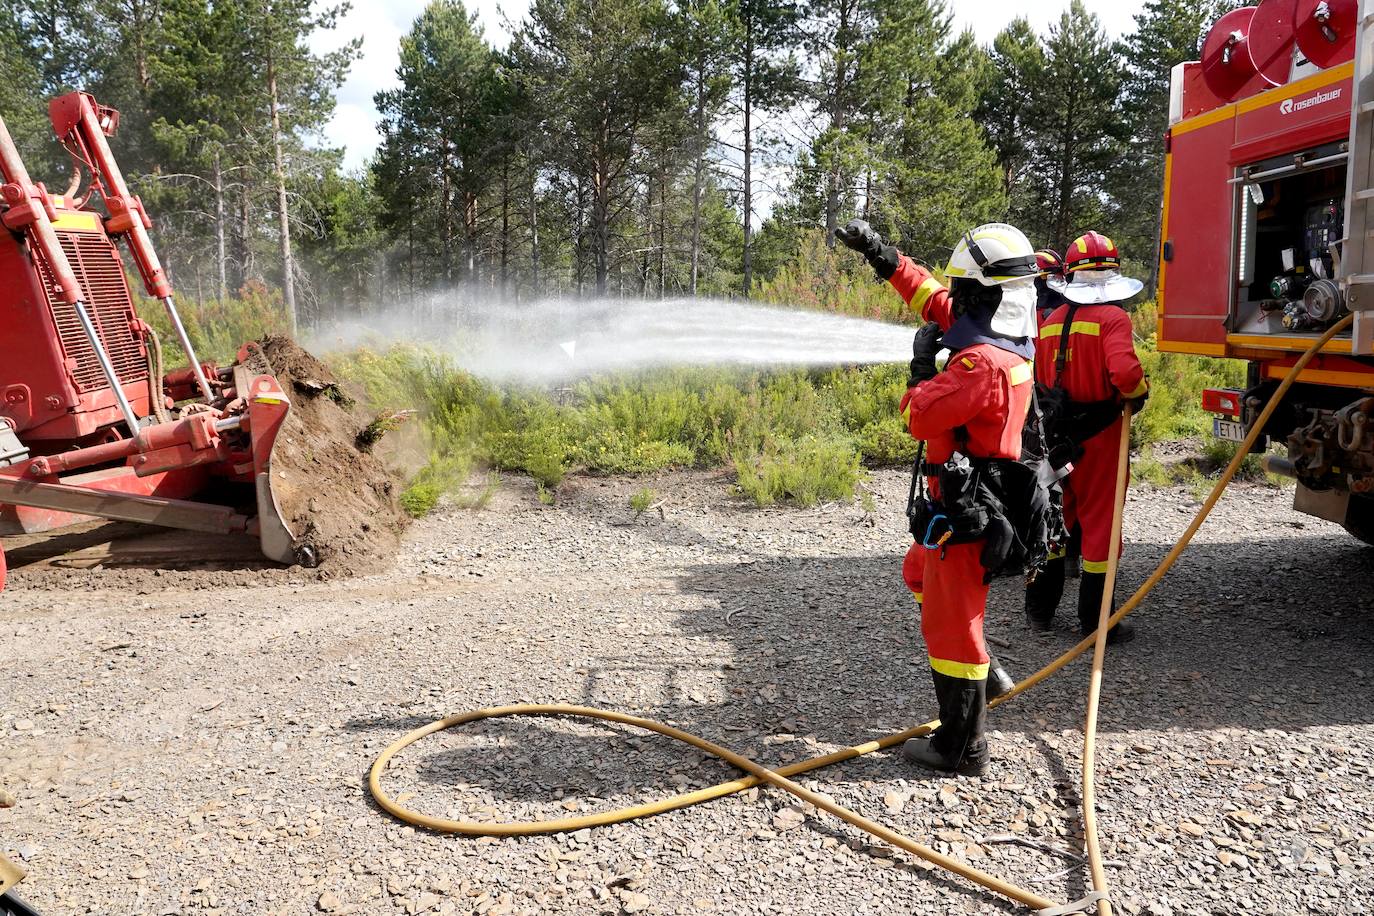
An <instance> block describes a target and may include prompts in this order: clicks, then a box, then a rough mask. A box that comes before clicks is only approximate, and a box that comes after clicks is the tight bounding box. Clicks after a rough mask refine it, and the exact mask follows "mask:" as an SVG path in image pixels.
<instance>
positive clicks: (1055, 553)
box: [1047, 547, 1069, 560]
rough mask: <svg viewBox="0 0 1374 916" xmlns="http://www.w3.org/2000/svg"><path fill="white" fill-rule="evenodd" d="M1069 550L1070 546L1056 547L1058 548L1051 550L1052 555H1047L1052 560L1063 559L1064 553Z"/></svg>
mask: <svg viewBox="0 0 1374 916" xmlns="http://www.w3.org/2000/svg"><path fill="white" fill-rule="evenodd" d="M1068 552H1069V548H1067V547H1056V548H1054V549H1053V550H1051V551H1050V555H1049V557H1047V559H1050V560H1062V559H1064V555H1065V554H1067V553H1068Z"/></svg>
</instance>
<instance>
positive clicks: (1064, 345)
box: [1054, 302, 1078, 389]
mask: <svg viewBox="0 0 1374 916" xmlns="http://www.w3.org/2000/svg"><path fill="white" fill-rule="evenodd" d="M1077 311H1078V303H1077V302H1070V303H1069V310H1068V312H1067V313H1065V315H1064V329H1063V330H1062V331H1060V332H1059V352H1058V353H1056V354H1054V387H1055V388H1060V389H1062V388H1063V387H1064V381H1063V377H1064V366H1065V365H1066V364H1067V363H1068V361H1069V331H1070V330H1072V329H1073V316H1074V313H1075V312H1077Z"/></svg>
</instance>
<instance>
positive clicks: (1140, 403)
mask: <svg viewBox="0 0 1374 916" xmlns="http://www.w3.org/2000/svg"><path fill="white" fill-rule="evenodd" d="M1149 399H1150V389H1149V388H1146V389H1145V393H1144V394H1142V395H1141V396H1140V397H1138V398H1127V399H1126V403H1127V404H1129V405H1131V416H1135V415H1136V414H1138V413H1140V412H1141V411H1142V410H1144V409H1145V402H1146V401H1148V400H1149Z"/></svg>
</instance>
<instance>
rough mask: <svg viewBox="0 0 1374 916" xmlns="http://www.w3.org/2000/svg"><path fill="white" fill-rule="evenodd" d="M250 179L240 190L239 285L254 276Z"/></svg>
mask: <svg viewBox="0 0 1374 916" xmlns="http://www.w3.org/2000/svg"><path fill="white" fill-rule="evenodd" d="M248 188H249V184H248V179H247V178H245V179H244V182H243V187H242V188H241V189H240V190H239V232H238V236H239V237H238V243H239V244H238V248H239V251H238V254H239V285H240V286H242V285H243V284H244V283H247V282H248V278H249V277H251V276H252V275H253V245H252V239H253V223H252V208H251V206H250V205H249V202H248Z"/></svg>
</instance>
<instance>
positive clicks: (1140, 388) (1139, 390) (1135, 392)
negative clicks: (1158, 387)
mask: <svg viewBox="0 0 1374 916" xmlns="http://www.w3.org/2000/svg"><path fill="white" fill-rule="evenodd" d="M1149 390H1150V386H1149V385H1148V384H1147V383H1146V381H1145V379H1144V378H1141V380H1140V384H1139V385H1136V386H1135V388H1133V389H1131V390H1130V391H1128V392H1126V397H1128V398H1138V397H1140V396H1141V395H1142V394H1144V393H1145V392H1146V391H1149Z"/></svg>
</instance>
